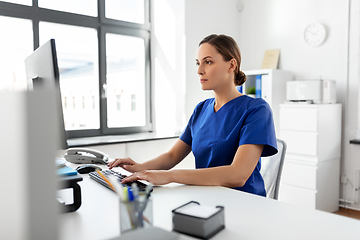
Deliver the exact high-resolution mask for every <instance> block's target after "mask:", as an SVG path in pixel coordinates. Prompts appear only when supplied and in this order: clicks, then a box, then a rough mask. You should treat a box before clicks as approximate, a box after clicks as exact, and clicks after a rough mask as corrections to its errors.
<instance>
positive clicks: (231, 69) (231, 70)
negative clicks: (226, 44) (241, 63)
mask: <svg viewBox="0 0 360 240" xmlns="http://www.w3.org/2000/svg"><path fill="white" fill-rule="evenodd" d="M235 69H236V60H235V59H234V58H233V59H231V60H230V67H229V72H234V71H235Z"/></svg>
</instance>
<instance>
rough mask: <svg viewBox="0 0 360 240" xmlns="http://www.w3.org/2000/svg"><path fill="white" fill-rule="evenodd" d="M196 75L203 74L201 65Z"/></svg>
mask: <svg viewBox="0 0 360 240" xmlns="http://www.w3.org/2000/svg"><path fill="white" fill-rule="evenodd" d="M197 73H198V74H199V75H203V74H204V69H203V67H202V66H201V65H199V66H198V71H197Z"/></svg>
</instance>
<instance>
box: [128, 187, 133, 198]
mask: <svg viewBox="0 0 360 240" xmlns="http://www.w3.org/2000/svg"><path fill="white" fill-rule="evenodd" d="M127 191H128V197H129V201H130V202H132V201H134V194H133V192H132V190H131V188H130V187H127Z"/></svg>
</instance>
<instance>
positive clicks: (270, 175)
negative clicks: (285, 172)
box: [260, 139, 286, 200]
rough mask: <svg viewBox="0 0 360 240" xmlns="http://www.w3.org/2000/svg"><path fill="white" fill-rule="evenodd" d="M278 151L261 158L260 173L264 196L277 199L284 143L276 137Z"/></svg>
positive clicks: (284, 150) (284, 148)
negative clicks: (264, 191)
mask: <svg viewBox="0 0 360 240" xmlns="http://www.w3.org/2000/svg"><path fill="white" fill-rule="evenodd" d="M276 142H277V147H278V153H277V154H275V155H273V156H270V157H262V158H261V170H260V173H261V175H262V177H263V179H264V183H265V190H266V197H267V198H273V199H276V200H277V199H278V196H279V188H280V179H281V172H282V168H283V165H284V159H285V152H286V143H285V142H284V141H282V140H280V139H276Z"/></svg>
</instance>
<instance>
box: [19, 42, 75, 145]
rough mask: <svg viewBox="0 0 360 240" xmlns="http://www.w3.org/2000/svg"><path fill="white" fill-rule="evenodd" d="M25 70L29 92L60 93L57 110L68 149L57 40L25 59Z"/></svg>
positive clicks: (63, 142) (62, 136)
mask: <svg viewBox="0 0 360 240" xmlns="http://www.w3.org/2000/svg"><path fill="white" fill-rule="evenodd" d="M25 70H26V78H27V81H28V88H29V90H34V91H36V90H37V89H39V90H40V89H50V90H54V89H55V91H57V92H58V96H59V100H58V101H57V102H58V104H59V106H56V108H57V109H59V111H60V112H59V116H61V118H62V119H60V125H61V126H60V128H61V129H60V132H61V147H62V149H67V148H68V145H67V137H66V131H65V125H64V116H63V111H62V104H61V93H60V83H59V79H60V78H59V67H58V64H57V55H56V47H55V39H50V40H49V41H48V42H46V43H45V44H43V45H42V46H40V47H38V48H37V49H36V50H35V51H34V52H33V53H32V54H31V55H30V56H29V57H27V58H26V59H25Z"/></svg>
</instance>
